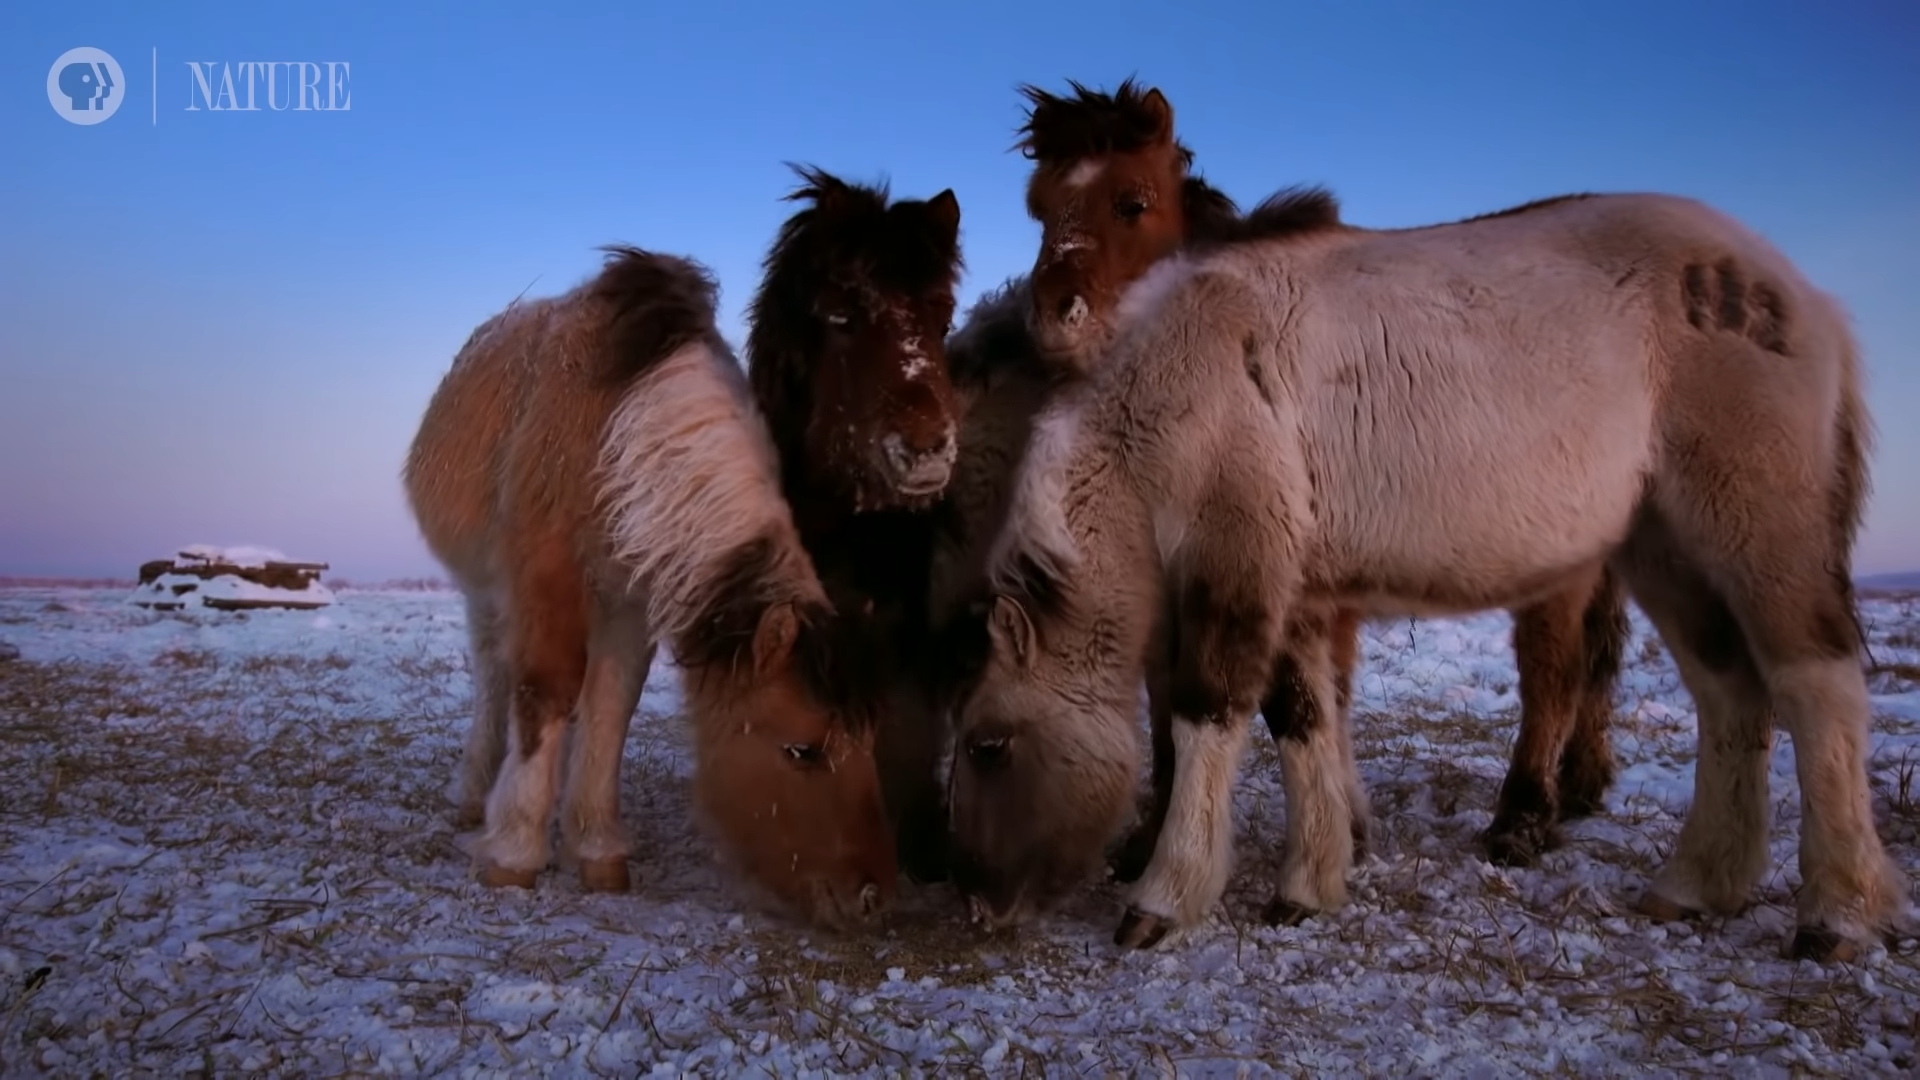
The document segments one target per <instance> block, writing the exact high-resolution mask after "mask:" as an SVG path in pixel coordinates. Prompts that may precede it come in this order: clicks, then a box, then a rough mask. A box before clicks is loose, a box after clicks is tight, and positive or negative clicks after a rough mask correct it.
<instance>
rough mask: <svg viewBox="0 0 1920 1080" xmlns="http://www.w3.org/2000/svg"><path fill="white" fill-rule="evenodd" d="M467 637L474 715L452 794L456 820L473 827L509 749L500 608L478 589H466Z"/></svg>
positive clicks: (478, 821)
mask: <svg viewBox="0 0 1920 1080" xmlns="http://www.w3.org/2000/svg"><path fill="white" fill-rule="evenodd" d="M465 596H466V607H467V637H468V641H469V642H470V645H471V648H470V650H469V652H470V654H471V656H472V666H473V719H472V722H471V724H470V726H469V727H468V728H467V743H466V748H465V750H464V751H462V753H461V757H460V778H459V782H458V784H457V785H456V787H455V790H454V793H453V796H454V801H455V803H456V805H457V806H458V807H459V809H458V810H457V811H456V812H455V817H454V820H455V823H456V824H458V825H459V826H460V827H462V828H473V827H475V826H478V825H481V824H483V823H485V821H486V817H487V792H489V791H491V790H493V782H494V780H495V778H497V777H498V776H499V775H500V759H501V757H502V756H504V755H505V754H506V752H507V746H506V739H507V702H508V699H509V698H510V697H511V696H512V688H511V684H510V683H509V681H508V678H507V666H506V664H505V663H503V662H502V660H501V657H500V613H499V610H498V609H497V608H496V607H495V605H494V604H493V603H492V602H491V601H490V600H488V599H486V598H485V596H484V594H483V593H482V592H480V591H479V590H478V589H467V590H465Z"/></svg>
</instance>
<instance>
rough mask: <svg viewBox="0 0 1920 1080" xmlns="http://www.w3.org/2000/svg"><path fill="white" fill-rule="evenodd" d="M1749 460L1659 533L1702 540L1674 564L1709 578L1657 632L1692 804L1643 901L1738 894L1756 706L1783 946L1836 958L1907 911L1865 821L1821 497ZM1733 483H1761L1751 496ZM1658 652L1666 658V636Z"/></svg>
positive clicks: (1742, 889) (1744, 889) (1756, 817)
mask: <svg viewBox="0 0 1920 1080" xmlns="http://www.w3.org/2000/svg"><path fill="white" fill-rule="evenodd" d="M1756 465H1757V467H1756V468H1755V469H1738V468H1736V469H1730V470H1727V471H1728V472H1729V473H1730V474H1731V475H1730V476H1723V477H1721V478H1719V479H1720V484H1719V486H1718V487H1717V489H1714V490H1713V491H1712V497H1711V498H1703V499H1698V500H1695V501H1694V502H1693V504H1692V505H1686V504H1681V505H1680V506H1678V507H1677V512H1676V513H1674V516H1675V517H1677V518H1678V519H1679V525H1678V527H1677V528H1675V529H1673V530H1672V535H1673V536H1675V537H1684V538H1686V540H1690V541H1692V543H1691V544H1689V545H1688V546H1690V547H1691V548H1693V549H1694V550H1696V551H1700V552H1702V553H1703V555H1702V557H1700V558H1697V559H1695V560H1690V561H1693V562H1694V563H1695V565H1704V566H1707V567H1711V584H1709V574H1708V573H1707V572H1700V573H1697V574H1696V575H1694V581H1695V582H1697V583H1698V585H1699V588H1696V589H1695V590H1694V591H1695V593H1696V595H1695V596H1694V597H1692V598H1690V599H1692V600H1693V601H1694V606H1693V610H1692V611H1691V613H1690V617H1689V619H1688V621H1687V622H1686V623H1683V624H1682V625H1681V626H1679V627H1678V629H1679V631H1680V633H1679V635H1678V637H1679V641H1677V642H1676V641H1673V640H1672V639H1670V641H1669V643H1670V644H1671V645H1679V644H1681V643H1684V644H1685V646H1686V653H1687V655H1686V657H1685V660H1686V662H1687V664H1688V665H1691V667H1692V671H1691V672H1690V673H1689V667H1688V666H1683V667H1682V669H1681V670H1682V673H1683V675H1687V676H1688V685H1689V688H1695V687H1697V688H1698V689H1695V691H1694V696H1695V698H1696V700H1697V701H1698V702H1699V704H1700V718H1701V726H1700V737H1701V747H1700V761H1699V765H1698V769H1697V772H1696V779H1695V795H1694V802H1693V807H1692V808H1691V809H1690V810H1689V811H1688V814H1687V820H1686V823H1685V824H1684V825H1683V826H1682V828H1681V833H1680V841H1679V844H1678V845H1677V846H1676V848H1675V850H1674V854H1673V856H1672V858H1671V859H1670V860H1669V862H1668V864H1667V865H1666V866H1665V867H1663V868H1662V870H1661V872H1660V874H1659V875H1658V876H1657V877H1656V878H1655V880H1654V883H1653V886H1652V888H1651V889H1650V891H1649V897H1648V903H1647V907H1648V909H1649V910H1650V911H1651V912H1652V913H1654V914H1673V913H1676V912H1684V911H1686V910H1688V909H1699V908H1705V909H1708V910H1719V911H1727V910H1733V909H1735V908H1737V907H1738V906H1739V905H1741V904H1743V903H1744V902H1745V900H1746V898H1747V895H1748V893H1749V891H1750V890H1751V888H1752V885H1753V883H1754V882H1755V881H1756V880H1757V878H1758V876H1759V874H1760V873H1761V872H1762V871H1763V869H1764V867H1765V865H1766V861H1767V855H1766V826H1767V817H1766V807H1765V793H1766V779H1767V773H1766V765H1767V747H1768V745H1769V744H1770V741H1771V735H1772V730H1771V725H1770V724H1769V722H1768V720H1769V717H1768V712H1767V710H1768V707H1769V706H1771V709H1772V712H1773V715H1774V716H1777V718H1778V721H1779V723H1780V725H1781V726H1782V727H1784V728H1785V729H1786V730H1787V732H1788V734H1789V735H1790V736H1791V737H1792V739H1793V750H1794V766H1795V770H1796V772H1797V774H1798V776H1799V780H1800V804H1801V826H1800V875H1801V881H1802V884H1801V888H1800V895H1799V919H1798V923H1799V927H1798V930H1797V931H1796V933H1795V935H1794V940H1793V945H1792V953H1793V954H1794V955H1795V956H1801V957H1810V958H1814V959H1820V960H1825V959H1830V958H1839V959H1846V958H1849V957H1851V956H1853V955H1855V954H1856V953H1857V952H1858V949H1859V948H1860V947H1862V946H1864V945H1865V944H1867V943H1868V942H1869V941H1870V940H1871V939H1872V938H1873V937H1874V936H1875V935H1876V934H1878V933H1882V932H1885V931H1887V930H1890V929H1892V928H1893V927H1894V926H1895V925H1896V923H1897V922H1898V921H1899V920H1901V919H1902V918H1904V916H1905V914H1906V910H1907V882H1906V878H1905V876H1904V875H1903V874H1902V873H1901V872H1900V870H1899V869H1898V868H1897V867H1896V866H1894V864H1893V862H1892V861H1891V860H1890V859H1889V858H1888V856H1887V853H1886V849H1885V848H1884V847H1883V845H1882V844H1881V842H1880V837H1879V834H1878V833H1877V832H1876V831H1875V827H1874V821H1873V812H1872V803H1871V793H1870V790H1869V787H1868V782H1867V742H1868V726H1867V725H1868V719H1869V716H1870V703H1869V699H1868V695H1867V686H1866V678H1865V675H1864V673H1863V672H1862V671H1861V665H1860V656H1859V639H1858V636H1857V627H1856V624H1855V623H1854V621H1853V610H1852V605H1851V599H1852V598H1851V592H1850V588H1849V585H1848V583H1847V582H1846V580H1845V579H1844V576H1841V575H1844V573H1845V568H1846V566H1847V565H1848V559H1847V554H1848V553H1846V552H1839V553H1837V554H1836V553H1833V552H1832V551H1831V549H1832V547H1833V546H1834V545H1833V541H1832V538H1831V536H1830V535H1829V533H1830V531H1831V527H1830V526H1829V525H1828V524H1827V522H1826V521H1825V520H1824V517H1823V512H1824V511H1825V509H1826V507H1825V503H1824V499H1822V498H1821V497H1820V496H1819V493H1818V492H1817V491H1811V490H1807V489H1805V488H1802V489H1801V490H1797V491H1796V490H1795V489H1794V486H1793V484H1792V481H1793V478H1794V477H1793V474H1794V472H1795V471H1796V470H1792V469H1784V470H1775V471H1771V474H1770V475H1767V476H1760V477H1756V476H1755V475H1754V473H1755V472H1756V471H1757V470H1758V469H1759V468H1765V467H1766V463H1764V462H1762V463H1756ZM1743 482H1747V483H1750V484H1751V485H1752V486H1751V487H1745V486H1744V485H1743ZM1745 491H1753V492H1764V493H1766V496H1767V499H1766V503H1765V505H1761V504H1760V500H1759V499H1758V498H1753V497H1743V495H1744V492H1745ZM1674 501H1675V502H1678V500H1674ZM1736 515H1738V516H1736ZM1722 537H1727V538H1732V539H1721V538H1722ZM1642 562H1644V560H1643V561H1642ZM1833 566H1838V567H1839V568H1840V571H1839V575H1836V574H1834V573H1833V572H1832V571H1831V570H1830V567H1833ZM1636 569H1642V570H1643V569H1644V568H1643V566H1637V567H1636ZM1635 591H1636V594H1640V593H1641V590H1640V589H1639V588H1638V587H1636V590H1635ZM1654 595H1656V596H1658V595H1659V593H1658V592H1657V591H1655V592H1654ZM1642 606H1643V607H1648V606H1649V605H1648V604H1647V603H1646V601H1645V600H1643V601H1642ZM1660 606H1663V607H1666V608H1667V609H1668V610H1667V612H1666V614H1665V618H1666V619H1667V620H1668V621H1670V622H1671V621H1677V620H1678V616H1679V613H1678V612H1675V611H1673V610H1672V608H1673V605H1671V604H1664V605H1660ZM1649 614H1650V615H1651V614H1653V612H1652V610H1651V608H1649ZM1662 632H1663V635H1664V634H1665V633H1666V631H1665V628H1664V627H1663V631H1662ZM1674 652H1675V658H1676V660H1680V659H1682V650H1681V649H1680V648H1678V647H1676V648H1675V649H1674ZM1728 818H1731V819H1732V820H1730V821H1729V820H1728Z"/></svg>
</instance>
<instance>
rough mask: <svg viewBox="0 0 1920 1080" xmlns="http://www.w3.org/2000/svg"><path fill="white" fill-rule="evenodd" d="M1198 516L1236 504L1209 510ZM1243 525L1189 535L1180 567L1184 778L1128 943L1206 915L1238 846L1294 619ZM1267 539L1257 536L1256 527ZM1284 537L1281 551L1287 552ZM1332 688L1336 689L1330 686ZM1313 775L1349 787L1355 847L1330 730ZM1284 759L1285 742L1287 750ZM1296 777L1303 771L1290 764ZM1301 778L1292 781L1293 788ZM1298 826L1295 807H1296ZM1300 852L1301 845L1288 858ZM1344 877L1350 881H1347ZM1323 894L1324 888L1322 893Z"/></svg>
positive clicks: (1177, 608) (1153, 938)
mask: <svg viewBox="0 0 1920 1080" xmlns="http://www.w3.org/2000/svg"><path fill="white" fill-rule="evenodd" d="M1196 516H1197V518H1198V520H1200V521H1207V520H1209V518H1210V517H1211V518H1214V519H1215V520H1217V519H1218V518H1227V519H1228V520H1232V519H1233V517H1235V516H1237V515H1226V514H1221V515H1217V516H1215V515H1208V514H1206V513H1205V511H1204V508H1202V511H1201V513H1200V514H1198V515H1196ZM1239 532H1240V530H1237V529H1235V530H1230V531H1229V530H1209V531H1207V532H1204V533H1202V534H1200V535H1197V536H1193V537H1191V538H1189V539H1188V541H1187V543H1186V545H1185V550H1184V551H1183V553H1182V555H1181V557H1180V558H1181V561H1182V563H1184V564H1185V566H1186V569H1185V572H1184V573H1176V577H1175V580H1176V586H1175V588H1176V591H1175V595H1174V612H1173V618H1174V620H1175V622H1176V626H1175V628H1174V630H1173V631H1172V633H1173V639H1172V640H1173V642H1174V654H1173V664H1172V669H1171V677H1170V682H1169V693H1168V695H1167V707H1168V712H1169V713H1170V715H1171V717H1172V719H1171V722H1170V726H1171V728H1172V742H1173V785H1172V794H1171V797H1170V798H1169V799H1168V801H1167V812H1166V819H1165V822H1164V823H1163V824H1162V826H1161V829H1160V836H1159V839H1158V842H1157V843H1156V844H1155V845H1154V850H1153V858H1152V859H1151V860H1150V861H1149V862H1148V864H1147V869H1146V871H1145V873H1143V874H1142V875H1141V876H1140V879H1139V880H1138V881H1137V882H1135V883H1134V886H1133V889H1132V890H1131V892H1132V895H1131V902H1130V903H1129V904H1128V907H1127V912H1126V915H1125V917H1124V918H1123V919H1122V920H1121V923H1120V927H1119V929H1118V930H1117V931H1116V932H1115V934H1114V941H1115V943H1116V944H1118V945H1122V946H1125V947H1129V948H1147V947H1151V946H1152V945H1154V944H1156V943H1157V942H1159V941H1160V939H1161V938H1162V937H1164V936H1165V934H1166V932H1167V931H1168V930H1170V929H1185V928H1187V927H1191V926H1194V925H1196V924H1197V923H1199V922H1200V920H1201V919H1202V918H1204V917H1205V916H1206V914H1207V912H1208V910H1209V909H1211V908H1212V907H1213V905H1214V903H1215V902H1216V901H1218V900H1219V899H1220V896H1221V894H1222V893H1224V892H1225V891H1226V885H1227V875H1228V872H1229V870H1230V868H1231V864H1232V854H1233V783H1234V780H1235V778H1236V777H1237V775H1238V773H1239V769H1240V759H1241V755H1242V754H1243V753H1244V752H1245V750H1246V746H1247V736H1248V734H1249V732H1250V731H1251V729H1252V722H1253V713H1254V710H1255V709H1256V708H1257V707H1258V704H1259V700H1260V697H1261V695H1262V694H1263V693H1264V692H1265V690H1266V687H1267V682H1268V679H1269V676H1270V675H1271V673H1272V669H1273V658H1274V657H1275V656H1276V655H1277V654H1278V653H1279V651H1280V648H1281V644H1282V642H1281V638H1282V636H1283V633H1284V630H1285V621H1284V617H1283V615H1282V613H1281V612H1280V611H1278V610H1276V605H1275V604H1274V603H1273V602H1272V597H1273V595H1274V594H1275V593H1276V592H1278V591H1279V590H1277V589H1273V588H1271V586H1272V585H1273V584H1274V583H1273V582H1272V570H1271V568H1269V567H1266V566H1263V565H1262V563H1263V562H1265V561H1266V559H1267V556H1268V552H1266V551H1263V550H1260V548H1261V547H1262V545H1259V544H1258V543H1251V544H1250V543H1245V542H1244V541H1243V538H1242V537H1241V536H1239V535H1237V534H1238V533H1239ZM1252 539H1255V540H1258V539H1259V538H1258V537H1255V538H1252ZM1284 550H1285V548H1284V547H1281V548H1280V551H1282V552H1284ZM1328 697H1329V698H1331V694H1329V695H1328ZM1328 726H1329V725H1321V728H1322V735H1321V736H1320V739H1319V740H1318V743H1316V749H1321V748H1322V747H1321V744H1324V749H1323V751H1322V756H1321V757H1320V758H1319V759H1318V760H1317V761H1316V762H1315V764H1318V765H1321V766H1322V767H1321V768H1320V769H1319V770H1318V772H1317V775H1315V776H1312V777H1309V778H1307V780H1306V781H1304V782H1308V783H1320V784H1331V785H1333V786H1334V787H1335V788H1337V789H1338V795H1337V797H1336V798H1335V799H1334V800H1333V801H1334V802H1336V803H1338V804H1339V807H1340V815H1339V820H1338V827H1339V832H1340V836H1339V841H1338V843H1339V847H1340V850H1341V852H1342V853H1343V854H1344V853H1350V848H1349V846H1348V845H1349V844H1350V843H1351V840H1350V837H1349V834H1348V827H1347V822H1346V818H1345V811H1346V797H1345V796H1346V792H1347V785H1346V783H1345V782H1344V778H1341V777H1340V776H1339V775H1338V773H1339V770H1338V750H1337V749H1335V748H1334V747H1333V746H1332V743H1331V742H1330V740H1329V738H1328V733H1327V732H1325V729H1326V728H1327V727H1328ZM1282 755H1283V759H1284V757H1285V755H1286V751H1285V750H1284V749H1283V750H1282ZM1288 779H1289V781H1292V780H1294V779H1295V775H1294V774H1293V773H1289V776H1288ZM1291 790H1292V789H1291V787H1290V788H1289V791H1290V792H1291ZM1288 818H1289V829H1290V832H1289V835H1290V836H1291V827H1292V824H1293V818H1294V815H1293V813H1292V807H1291V806H1289V814H1288ZM1298 854H1299V851H1298V849H1296V850H1295V851H1294V852H1290V853H1289V858H1293V857H1295V856H1297V855H1298ZM1342 888H1344V882H1342ZM1316 895H1317V894H1316Z"/></svg>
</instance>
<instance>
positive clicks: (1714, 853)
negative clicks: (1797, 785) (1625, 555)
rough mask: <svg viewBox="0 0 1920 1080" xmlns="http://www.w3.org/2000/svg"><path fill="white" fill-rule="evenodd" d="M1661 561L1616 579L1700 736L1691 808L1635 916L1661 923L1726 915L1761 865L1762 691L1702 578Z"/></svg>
mask: <svg viewBox="0 0 1920 1080" xmlns="http://www.w3.org/2000/svg"><path fill="white" fill-rule="evenodd" d="M1635 554H1638V553H1635ZM1664 554H1665V553H1664V552H1660V553H1655V554H1654V555H1653V556H1652V557H1650V558H1637V559H1634V560H1633V561H1632V562H1630V563H1629V564H1627V565H1626V567H1625V568H1624V569H1625V576H1626V577H1627V579H1628V581H1629V583H1630V584H1631V585H1632V587H1633V591H1634V595H1635V597H1636V598H1637V599H1638V600H1639V601H1640V606H1641V608H1642V609H1644V610H1645V611H1646V613H1647V618H1648V619H1649V620H1650V621H1651V622H1652V623H1653V625H1654V627H1655V628H1656V629H1657V630H1659V632H1660V637H1661V639H1662V640H1663V641H1665V642H1666V645H1667V648H1668V651H1670V652H1671V653H1672V654H1673V660H1674V665H1675V666H1676V667H1677V668H1678V669H1679V671H1680V678H1681V681H1682V682H1684V683H1685V684H1686V687H1687V692H1688V693H1689V694H1690V695H1691V696H1692V697H1693V700H1694V707H1695V711H1696V713H1697V714H1698V718H1699V720H1698V726H1699V733H1700V734H1699V748H1698V756H1697V759H1696V761H1695V764H1694V789H1693V805H1692V807H1691V808H1690V809H1689V810H1688V812H1687V817H1686V820H1685V822H1684V823H1683V824H1682V825H1681V827H1680V837H1679V840H1678V841H1677V842H1676V844H1675V845H1674V850H1673V854H1672V856H1671V858H1669V860H1668V861H1667V864H1666V865H1665V866H1664V867H1662V868H1661V870H1660V872H1659V874H1658V875H1657V876H1656V877H1655V878H1654V881H1653V884H1652V885H1651V886H1650V887H1649V889H1648V890H1647V894H1646V896H1645V898H1644V899H1643V900H1642V901H1641V908H1642V910H1644V911H1645V912H1647V913H1648V914H1651V915H1654V916H1655V917H1658V918H1669V919H1672V918H1681V917H1685V916H1688V915H1693V914H1698V913H1701V912H1708V911H1711V912H1716V913H1719V914H1733V913H1735V912H1737V911H1739V910H1741V909H1742V908H1743V907H1745V906H1746V904H1747V901H1748V898H1749V895H1750V894H1751V892H1752V889H1753V886H1754V883H1755V882H1757V881H1758V880H1759V879H1760V875H1761V874H1763V873H1764V872H1765V871H1766V867H1767V861H1768V856H1767V829H1768V814H1767V765H1768V759H1769V757H1770V752H1771V750H1772V746H1773V726H1772V717H1771V715H1770V714H1769V712H1768V705H1767V690H1766V686H1765V684H1764V682H1763V681H1762V679H1761V676H1760V670H1759V668H1758V667H1757V666H1756V665H1755V663H1754V657H1753V654H1752V652H1751V651H1750V650H1749V648H1748V647H1747V642H1746V640H1745V638H1744V637H1743V635H1742V634H1741V630H1740V625H1739V623H1738V621H1737V620H1736V619H1735V617H1734V614H1733V611H1732V610H1731V609H1730V608H1728V606H1727V604H1726V602H1725V601H1724V600H1722V599H1721V597H1720V594H1719V593H1718V592H1717V591H1716V590H1715V589H1714V588H1713V587H1712V585H1711V584H1710V583H1709V582H1708V581H1707V580H1706V578H1705V576H1704V575H1703V574H1701V573H1700V572H1699V571H1698V570H1696V569H1694V568H1692V567H1690V566H1687V565H1685V564H1684V563H1682V562H1680V561H1678V560H1675V559H1670V558H1666V557H1664Z"/></svg>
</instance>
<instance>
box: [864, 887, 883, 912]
mask: <svg viewBox="0 0 1920 1080" xmlns="http://www.w3.org/2000/svg"><path fill="white" fill-rule="evenodd" d="M878 910H880V886H878V885H875V884H874V883H873V882H871V881H869V882H867V883H866V885H864V886H862V887H861V889H860V914H862V915H872V914H873V913H874V912H876V911H878Z"/></svg>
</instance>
